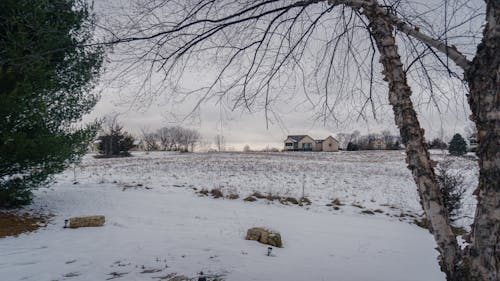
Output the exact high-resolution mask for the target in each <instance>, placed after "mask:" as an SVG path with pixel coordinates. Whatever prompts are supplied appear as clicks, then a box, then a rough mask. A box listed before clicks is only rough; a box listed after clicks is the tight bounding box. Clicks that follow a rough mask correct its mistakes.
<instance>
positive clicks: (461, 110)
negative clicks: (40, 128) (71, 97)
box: [86, 5, 469, 149]
mask: <svg viewBox="0 0 500 281" xmlns="http://www.w3.org/2000/svg"><path fill="white" fill-rule="evenodd" d="M109 9H110V8H109V7H107V8H105V9H104V10H103V8H102V7H101V6H99V5H97V6H96V12H98V14H99V15H100V16H99V18H100V19H101V22H103V19H104V22H106V20H108V19H109V18H108V17H109V16H110V14H111V13H109ZM104 11H108V12H106V13H104ZM103 13H104V15H103ZM116 55H117V54H116V53H115V54H112V55H111V56H112V57H113V56H116ZM113 69H114V67H113V66H112V65H108V66H107V72H106V73H105V75H104V76H103V79H102V81H103V82H102V83H101V84H100V85H99V87H98V90H99V91H100V92H101V95H102V98H101V100H100V101H99V103H98V104H97V106H96V107H95V109H94V111H93V112H92V113H91V114H90V116H87V118H86V120H91V119H93V118H101V117H104V116H106V115H109V114H119V120H120V121H121V122H122V123H123V124H124V126H125V128H126V129H127V130H129V131H130V132H132V133H134V134H137V135H139V133H140V130H141V129H147V130H155V129H158V128H160V127H162V126H170V125H181V126H185V127H189V128H194V129H197V130H199V131H200V133H201V134H202V136H203V138H204V140H205V142H207V143H210V142H213V140H214V138H215V136H216V135H217V134H221V133H222V134H223V135H224V138H225V140H226V145H227V147H229V148H234V149H241V148H242V147H243V146H244V145H246V144H248V145H250V147H251V148H263V147H266V146H270V147H279V148H281V147H282V141H283V140H284V139H285V138H286V136H287V135H288V134H308V135H310V136H311V137H313V138H325V137H327V136H329V135H332V136H334V137H335V136H336V134H338V133H347V132H352V131H353V130H359V131H360V132H361V133H362V134H365V133H379V132H381V131H382V130H390V131H392V132H394V133H395V134H397V130H396V127H395V126H394V121H393V116H392V111H391V108H390V107H389V106H388V105H387V104H388V101H387V98H385V97H380V99H379V100H378V104H377V111H376V115H377V120H375V118H373V116H372V115H371V114H367V115H366V118H365V119H363V118H356V116H357V115H356V114H351V115H350V116H351V117H350V118H348V119H346V120H340V121H335V120H333V119H331V118H330V119H326V120H324V119H323V118H318V111H319V109H318V107H317V106H314V105H313V104H311V103H310V102H308V99H307V98H306V96H305V95H304V91H303V90H302V89H295V90H294V92H293V93H290V97H287V96H286V95H285V97H284V98H283V95H281V98H280V99H276V101H274V103H273V105H272V108H271V111H268V112H267V115H266V114H265V112H264V111H263V110H258V109H254V110H253V112H249V111H248V110H244V109H242V108H237V109H234V110H233V109H231V104H230V102H228V101H227V100H224V99H223V100H222V101H221V100H218V99H216V98H212V99H209V100H208V101H206V102H204V103H202V104H201V105H200V106H199V107H198V108H197V109H196V110H195V111H194V112H192V110H193V109H194V108H195V107H196V105H197V102H198V101H199V96H191V97H188V98H186V99H179V98H172V96H176V93H175V92H168V93H163V94H160V95H157V96H150V97H147V98H145V99H144V98H143V97H142V96H141V97H137V96H136V90H135V89H136V88H135V87H133V86H132V85H131V84H127V83H125V84H122V85H120V86H117V85H116V83H114V84H113V83H109V81H110V79H111V77H114V74H115V73H113ZM207 69H208V70H207ZM207 69H204V70H201V71H196V70H194V71H193V70H191V72H192V73H190V75H188V76H187V77H188V78H187V79H183V81H182V87H183V88H184V89H196V88H197V87H198V86H199V85H200V81H209V80H210V79H212V78H213V77H214V73H210V69H211V68H210V67H209V68H207ZM137 71H140V70H137ZM206 71H208V72H209V73H207V72H206ZM127 82H131V83H136V84H138V83H140V81H127ZM352 82H353V81H352ZM413 86H414V87H413V90H414V92H415V93H414V98H413V99H414V102H415V105H416V107H417V110H418V113H419V118H420V120H421V123H422V126H423V127H424V129H425V130H426V137H427V138H432V137H436V136H439V135H440V134H441V130H443V131H444V135H445V137H446V138H449V137H451V135H452V134H453V133H455V132H460V133H463V132H464V129H465V127H466V126H467V117H468V115H469V112H468V109H467V105H466V99H465V94H466V93H465V91H464V90H463V88H461V87H456V88H455V87H450V88H449V89H450V91H455V92H452V93H450V96H449V97H451V98H447V99H444V100H441V101H440V102H438V105H439V110H438V109H437V108H436V106H435V105H433V103H431V102H429V100H428V99H427V97H428V93H424V91H425V90H419V88H418V85H413ZM377 87H378V88H379V89H378V90H380V92H387V86H386V85H378V86H377ZM338 108H339V109H338V110H339V111H346V112H348V111H350V110H353V108H351V107H350V106H348V105H347V104H346V106H345V107H342V106H340V107H338ZM340 115H342V114H340ZM353 116H354V117H353Z"/></svg>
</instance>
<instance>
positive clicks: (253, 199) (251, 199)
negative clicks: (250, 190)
mask: <svg viewBox="0 0 500 281" xmlns="http://www.w3.org/2000/svg"><path fill="white" fill-rule="evenodd" d="M243 201H247V202H254V201H257V199H256V198H255V197H253V196H248V197H246V198H245V199H243Z"/></svg>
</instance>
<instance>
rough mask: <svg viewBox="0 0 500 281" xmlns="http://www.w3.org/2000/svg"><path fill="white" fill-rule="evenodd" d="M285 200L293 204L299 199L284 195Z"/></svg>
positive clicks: (296, 203) (297, 202)
mask: <svg viewBox="0 0 500 281" xmlns="http://www.w3.org/2000/svg"><path fill="white" fill-rule="evenodd" d="M285 200H286V201H287V202H290V203H292V204H294V205H298V204H299V201H298V200H297V199H296V198H294V197H286V198H285Z"/></svg>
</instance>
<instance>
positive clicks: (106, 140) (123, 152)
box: [98, 119, 134, 157]
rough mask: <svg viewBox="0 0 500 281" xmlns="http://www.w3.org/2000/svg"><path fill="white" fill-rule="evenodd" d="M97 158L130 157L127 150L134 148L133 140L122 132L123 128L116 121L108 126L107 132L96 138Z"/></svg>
mask: <svg viewBox="0 0 500 281" xmlns="http://www.w3.org/2000/svg"><path fill="white" fill-rule="evenodd" d="M98 141H99V146H98V150H99V153H100V154H101V155H100V156H99V157H116V156H130V153H129V150H130V149H132V148H134V138H133V137H132V136H131V135H130V134H129V133H127V132H124V131H123V126H121V125H120V124H118V123H117V122H116V119H115V120H113V122H112V123H111V124H110V125H109V128H108V130H107V132H105V133H103V134H102V135H100V136H99V138H98Z"/></svg>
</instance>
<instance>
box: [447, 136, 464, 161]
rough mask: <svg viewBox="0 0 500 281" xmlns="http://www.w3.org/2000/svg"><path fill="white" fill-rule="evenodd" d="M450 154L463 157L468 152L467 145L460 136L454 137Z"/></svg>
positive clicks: (449, 148) (449, 147)
mask: <svg viewBox="0 0 500 281" xmlns="http://www.w3.org/2000/svg"><path fill="white" fill-rule="evenodd" d="M448 152H449V153H450V154H451V155H455V156H461V155H464V154H465V153H466V152H467V143H466V142H465V140H464V138H463V137H462V136H461V135H460V134H455V135H454V136H453V138H452V139H451V141H450V144H449V146H448Z"/></svg>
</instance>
